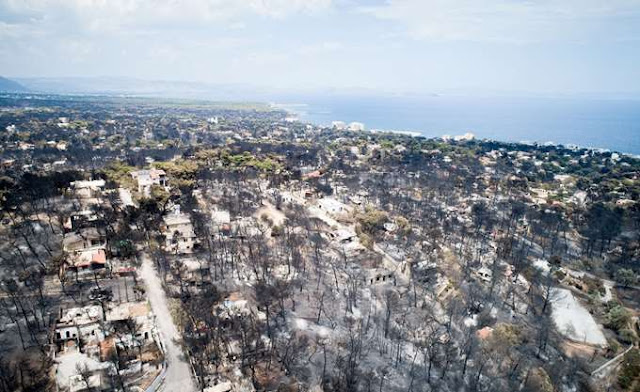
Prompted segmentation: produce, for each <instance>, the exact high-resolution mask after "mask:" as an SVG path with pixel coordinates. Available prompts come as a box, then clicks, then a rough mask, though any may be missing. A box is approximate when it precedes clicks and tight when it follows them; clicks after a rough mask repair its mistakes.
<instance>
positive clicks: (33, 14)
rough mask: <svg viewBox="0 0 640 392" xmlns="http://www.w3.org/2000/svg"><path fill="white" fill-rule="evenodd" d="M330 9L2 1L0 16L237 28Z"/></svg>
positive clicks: (209, 0)
mask: <svg viewBox="0 0 640 392" xmlns="http://www.w3.org/2000/svg"><path fill="white" fill-rule="evenodd" d="M329 7H331V0H0V11H3V12H2V13H4V14H5V15H2V14H0V20H4V21H7V19H11V20H14V21H15V20H19V21H21V22H22V23H27V24H38V23H41V22H46V21H47V20H51V19H60V20H69V19H70V18H73V19H74V22H75V27H84V28H87V29H89V30H92V31H116V30H118V29H120V28H122V27H126V28H129V29H131V28H137V27H143V28H145V27H146V28H148V27H154V26H161V27H167V26H169V27H171V26H187V27H192V26H196V25H199V24H208V23H215V22H218V23H223V22H224V23H228V24H229V26H230V27H235V26H238V25H240V24H241V22H240V20H242V19H244V18H246V17H250V16H261V17H267V18H283V17H287V16H289V15H293V14H298V13H306V14H312V13H316V12H319V11H322V10H325V9H328V8H329ZM7 14H11V15H7Z"/></svg>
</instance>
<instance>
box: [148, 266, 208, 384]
mask: <svg viewBox="0 0 640 392" xmlns="http://www.w3.org/2000/svg"><path fill="white" fill-rule="evenodd" d="M141 259H142V266H141V268H140V270H139V272H140V277H141V278H142V280H143V281H144V283H145V286H146V287H147V298H148V299H149V302H150V303H151V309H152V310H153V313H154V314H155V316H156V322H157V326H158V330H159V333H160V338H161V340H162V343H163V344H164V347H165V356H166V360H167V371H166V374H165V379H164V384H163V387H162V388H161V389H162V390H164V391H167V392H196V391H197V388H196V385H195V383H194V380H193V378H192V377H191V368H190V366H189V363H188V362H187V360H186V359H185V356H184V353H183V352H182V349H181V347H180V346H179V345H178V344H177V343H176V341H179V340H180V334H179V333H178V328H176V325H175V324H174V322H173V318H172V317H171V313H170V312H169V306H168V303H167V295H166V293H165V291H164V289H163V288H162V283H161V281H160V277H159V276H158V273H157V272H156V270H155V268H154V267H153V261H152V260H151V258H150V257H149V255H147V254H146V253H143V254H142V257H141Z"/></svg>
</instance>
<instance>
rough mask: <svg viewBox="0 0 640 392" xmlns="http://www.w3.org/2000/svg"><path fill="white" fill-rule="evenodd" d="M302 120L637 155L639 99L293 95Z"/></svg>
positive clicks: (290, 107)
mask: <svg viewBox="0 0 640 392" xmlns="http://www.w3.org/2000/svg"><path fill="white" fill-rule="evenodd" d="M296 99H298V101H296V102H300V103H297V104H283V105H281V107H284V108H286V109H288V110H290V111H293V112H295V113H297V114H298V116H299V118H300V119H301V120H302V121H306V122H311V123H315V124H320V125H330V124H331V122H332V121H334V120H340V121H345V122H347V123H349V122H352V121H358V122H362V123H364V124H365V126H366V128H367V129H382V130H394V131H413V132H416V133H419V134H422V135H424V136H426V137H437V136H442V135H460V134H464V133H466V132H471V133H473V134H475V135H476V137H477V138H487V139H494V140H499V141H511V142H539V143H546V142H552V143H554V144H564V145H577V146H580V147H591V148H603V149H609V150H612V151H618V152H622V153H629V154H634V155H640V100H614V99H606V100H605V99H586V98H580V99H577V98H505V97H491V98H478V97H473V98H472V97H462V96H428V97H407V96H397V97H371V96H366V97H353V96H326V97H317V96H316V97H298V98H296Z"/></svg>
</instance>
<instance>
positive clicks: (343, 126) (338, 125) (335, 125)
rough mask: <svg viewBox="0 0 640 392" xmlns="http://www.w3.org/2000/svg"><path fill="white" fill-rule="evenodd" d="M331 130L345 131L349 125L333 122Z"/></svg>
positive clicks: (342, 122)
mask: <svg viewBox="0 0 640 392" xmlns="http://www.w3.org/2000/svg"><path fill="white" fill-rule="evenodd" d="M331 128H333V129H337V130H338V131H343V130H345V129H346V128H347V124H345V122H344V121H332V122H331Z"/></svg>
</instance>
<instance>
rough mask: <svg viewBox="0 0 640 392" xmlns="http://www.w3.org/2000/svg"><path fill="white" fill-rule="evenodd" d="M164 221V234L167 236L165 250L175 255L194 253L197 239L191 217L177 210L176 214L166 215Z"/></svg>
mask: <svg viewBox="0 0 640 392" xmlns="http://www.w3.org/2000/svg"><path fill="white" fill-rule="evenodd" d="M163 220H164V225H163V227H162V232H163V233H164V235H165V250H167V251H169V252H172V253H175V254H187V253H192V252H193V247H194V246H195V245H196V243H197V238H196V233H195V232H194V231H193V225H192V224H191V218H190V217H189V215H187V214H183V213H181V212H180V211H179V210H176V212H174V213H172V214H169V215H166V216H165V217H164V218H163Z"/></svg>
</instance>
